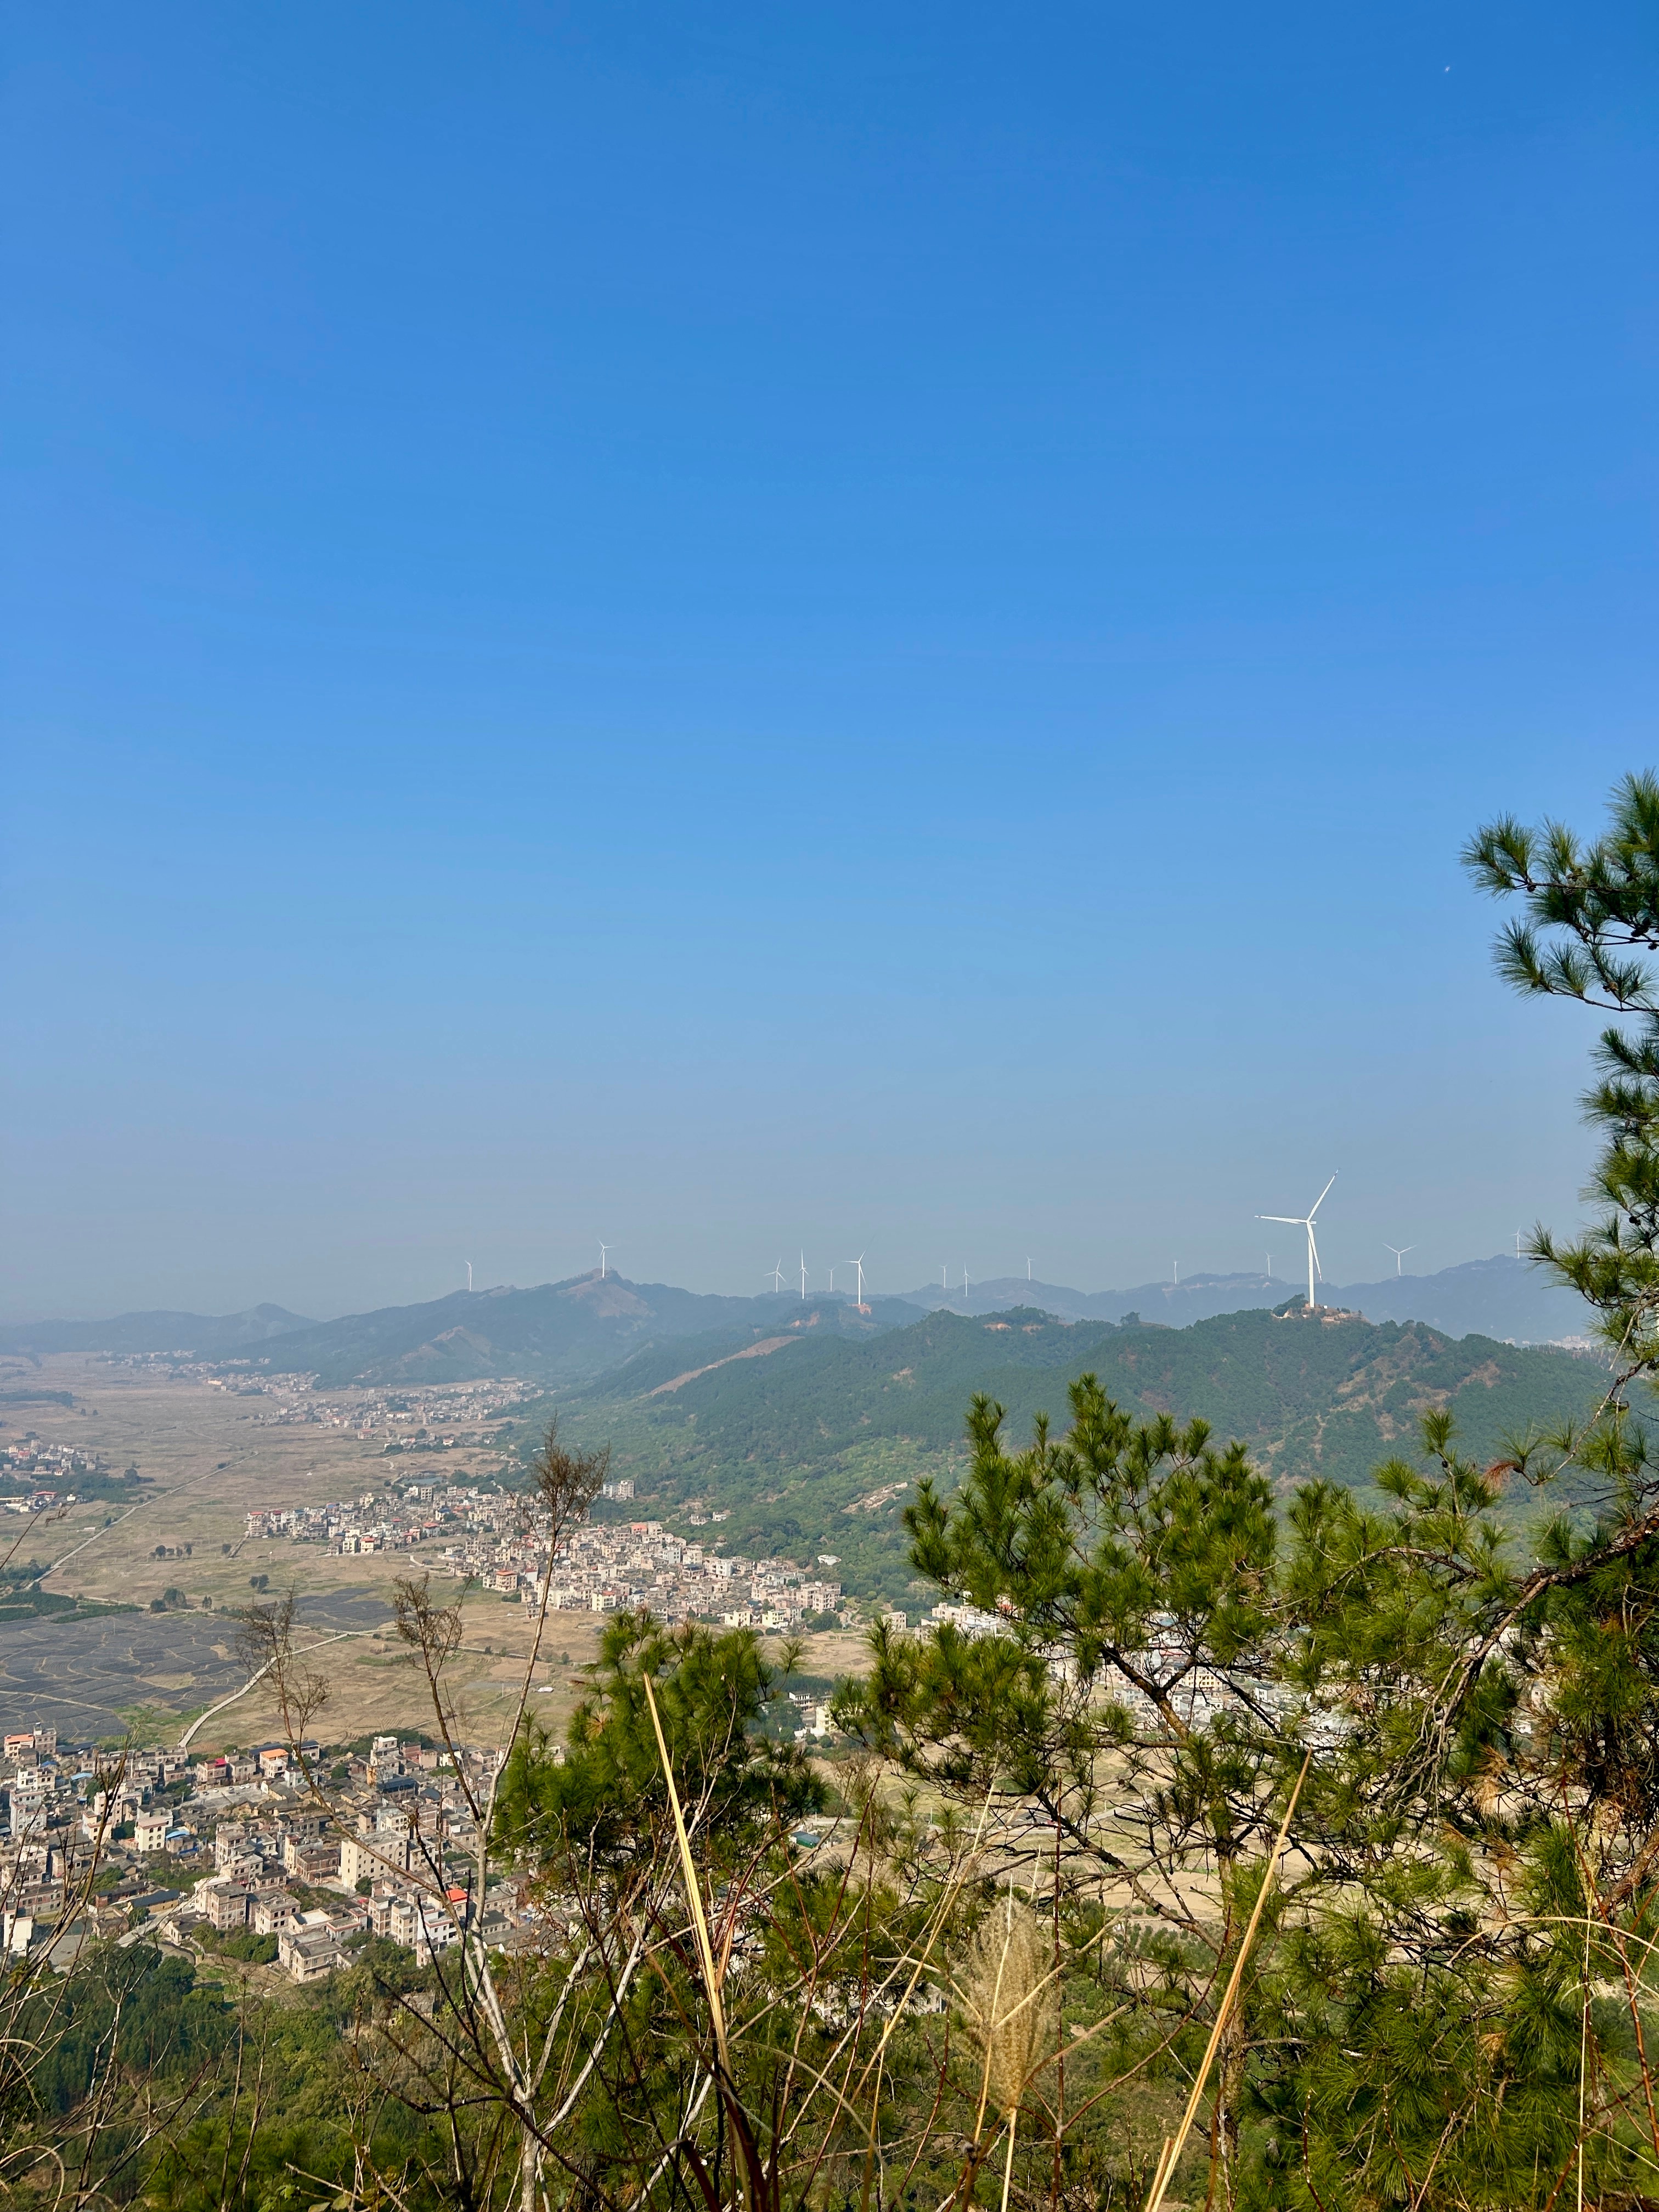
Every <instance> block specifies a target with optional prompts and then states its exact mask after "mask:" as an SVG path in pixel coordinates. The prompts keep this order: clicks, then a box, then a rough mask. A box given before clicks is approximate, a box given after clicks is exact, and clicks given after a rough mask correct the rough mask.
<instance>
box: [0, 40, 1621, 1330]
mask: <svg viewBox="0 0 1659 2212" xmlns="http://www.w3.org/2000/svg"><path fill="white" fill-rule="evenodd" d="M1656 94H1659V22H1656V18H1655V16H1654V15H1653V12H1652V10H1651V9H1649V8H1644V7H1638V6H1636V5H1627V6H1618V5H1609V6H1597V5H1592V6H1590V7H1589V8H1587V9H1572V10H1564V9H1559V8H1557V7H1546V6H1543V5H1540V4H1530V0H1523V4H1521V5H1518V6H1517V5H1505V6H1504V7H1501V8H1500V7H1498V6H1497V5H1479V6H1474V5H1456V4H1454V5H1452V6H1450V7H1446V6H1436V7H1433V8H1429V7H1426V6H1405V7H1398V8H1389V9H1373V10H1362V9H1348V10H1333V9H1329V8H1327V7H1319V8H1315V7H1311V6H1305V5H1291V6H1286V7H1281V8H1278V9H1271V10H1267V11H1261V10H1256V11H1240V10H1239V9H1236V8H1231V7H1224V6H1221V5H1218V4H1216V5H1207V4H1206V5H1188V6H1177V7H1174V8H1169V9H1152V10H1148V9H1144V8H1134V9H1131V8H1127V7H1124V6H1119V5H1113V4H1109V5H1105V6H1098V5H1097V6H1091V7H1086V8H1085V7H1072V6H1055V7H1051V8H1048V9H1038V10H1031V9H1012V8H1006V7H1003V8H986V7H974V6H964V5H963V4H960V0H955V4H951V5H949V6H946V5H944V4H939V5H931V6H919V5H910V4H904V0H900V4H897V5H893V4H889V5H885V6H883V7H881V8H879V9H877V8H873V7H861V6H854V7H842V8H836V9H826V8H822V7H814V6H801V7H796V8H791V9H775V8H757V7H750V6H747V5H744V4H741V0H737V4H730V5H727V6H725V7H722V8H720V9H684V8H670V7H661V6H629V5H626V4H617V0H611V4H609V5H605V6H592V5H586V4H576V5H571V6H565V7H555V6H536V5H529V4H521V5H506V6H501V7H498V8H493V9H476V8H461V7H458V6H455V7H449V6H445V7H441V6H435V5H428V4H421V0H404V4H401V5H399V6H397V7H395V8H393V7H391V6H384V5H374V4H364V5H361V6H356V7H353V8H351V9H332V8H331V9H324V8H321V7H319V6H316V5H312V4H295V5H291V6H289V7H286V8H284V9H279V10H274V11H273V10H269V9H266V10H247V9H240V10H223V9H210V8H207V7H204V6H199V5H185V6H181V7H178V8H173V9H139V10H134V9H124V8H118V7H115V6H113V5H108V4H104V5H96V4H94V5H92V6H89V7H87V8H84V9H76V10H74V11H69V12H66V11H64V10H52V9H46V10H27V9H15V10H13V11H11V12H10V14H9V23H8V30H7V36H6V47H5V73H4V82H3V88H0V101H3V106H0V123H3V128H0V165H3V178H4V199H5V204H6V206H7V209H8V217H7V221H6V224H5V234H4V239H3V281H4V287H5V296H6V299H7V302H8V316H7V321H8V325H9V335H8V337H7V339H6V342H5V370H4V374H5V383H4V387H3V388H4V401H3V410H4V422H5V426H6V435H5V438H4V441H3V453H0V467H3V471H4V477H3V485H4V497H5V502H6V507H7V512H8V515H9V527H8V530H7V532H6V541H5V542H6V553H5V559H6V574H5V592H4V611H3V614H0V623H3V628H4V631H5V639H4V650H5V667H6V678H5V684H4V699H3V708H0V711H3V717H4V720H3V729H4V733H5V734H4V746H5V769H4V782H3V789H4V793H5V798H6V805H5V810H4V815H5V819H4V828H3V887H0V900H3V904H0V917H3V942H4V956H3V957H4V969H5V988H4V999H5V1007H6V1020H5V1024H4V1037H5V1042H4V1051H3V1060H4V1075H3V1162H0V1165H3V1193H0V1207H3V1218H0V1311H3V1312H4V1314H5V1315H6V1316H9V1317H21V1316H36V1315H42V1314H46V1313H71V1314H74V1313H79V1314H94V1313H98V1312H102V1311H109V1310H117V1309H119V1308H125V1307H132V1306H178V1307H185V1308H192V1309H195V1310H226V1309H228V1308H231V1307H235V1306H240V1305H244V1304H250V1303H252V1302H254V1301H256V1300H258V1299H262V1298H274V1299H276V1300H278V1301H280V1302H281V1303H283V1304H286V1305H289V1306H292V1307H294V1308H295V1309H297V1310H300V1311H302V1312H306V1313H309V1314H314V1315H325V1314H330V1313H334V1312H338V1311H341V1310H346V1309H349V1308H352V1307H361V1306H365V1305H369V1304H382V1303H387V1302H392V1301H401V1300H403V1299H406V1298H416V1297H430V1296H433V1295H435V1294H437V1293H439V1292H441V1291H446V1290H448V1289H451V1288H453V1287H455V1286H456V1285H458V1284H459V1283H460V1282H461V1281H463V1280H464V1279H465V1265H464V1263H465V1261H467V1260H471V1261H472V1263H473V1266H474V1269H475V1275H476V1279H477V1282H478V1283H479V1284H480V1285H486V1284H489V1283H494V1282H501V1281H518V1282H534V1281H539V1280H543V1279H548V1278H550V1277H557V1276H562V1275H567V1274H569V1273H574V1272H576V1271H578V1270H579V1269H581V1268H583V1267H586V1266H588V1265H590V1264H592V1261H594V1260H595V1259H596V1258H597V1256H598V1252H597V1244H596V1239H597V1237H599V1236H600V1235H604V1236H605V1237H607V1238H608V1239H609V1240H610V1241H611V1243H612V1244H613V1246H614V1247H615V1262H614V1263H615V1264H616V1265H617V1267H619V1268H620V1269H621V1270H622V1271H623V1273H627V1274H629V1275H630V1276H633V1277H635V1278H636V1279H642V1280H669V1281H681V1282H684V1283H686V1284H688V1285H691V1286H693V1287H696V1288H702V1289H720V1290H728V1291H741V1290H756V1289H758V1288H760V1287H761V1283H762V1278H763V1273H764V1271H765V1270H767V1269H769V1267H771V1265H772V1263H773V1261H774V1260H775V1258H779V1257H781V1259H782V1261H783V1262H784V1265H785V1267H786V1268H790V1267H793V1264H794V1261H795V1255H796V1254H797V1252H798V1251H799V1250H800V1249H802V1248H803V1247H804V1248H805V1253H806V1257H807V1261H808V1263H809V1266H810V1267H811V1270H812V1274H813V1279H814V1280H815V1281H817V1282H821V1281H822V1280H823V1270H824V1268H825V1267H827V1265H828V1263H829V1262H830V1261H836V1262H839V1263H844V1262H845V1261H848V1259H849V1258H850V1257H852V1256H853V1255H856V1254H857V1253H859V1252H860V1250H862V1251H864V1252H865V1253H866V1255H867V1257H866V1267H867V1268H868V1270H869V1273H870V1276H871V1279H872V1281H873V1282H874V1284H875V1285H876V1286H877V1287H878V1288H882V1289H893V1290H896V1289H902V1288H906V1287H909V1286H911V1285H915V1284H916V1283H919V1282H921V1281H923V1280H926V1279H933V1280H937V1279H938V1275H939V1267H940V1266H941V1264H948V1265H949V1267H950V1268H951V1273H952V1274H953V1276H957V1275H959V1274H960V1272H961V1270H962V1268H963V1267H967V1268H968V1269H969V1271H970V1273H972V1274H974V1275H975V1276H976V1277H986V1276H989V1275H992V1274H996V1273H1014V1272H1018V1271H1020V1270H1022V1269H1023V1267H1024V1262H1025V1259H1026V1255H1032V1257H1033V1260H1034V1263H1035V1268H1036V1273H1037V1274H1038V1275H1039V1276H1042V1277H1047V1278H1048V1279H1049V1280H1052V1281H1064V1282H1071V1283H1074V1284H1077V1285H1080V1286H1082V1287H1085V1288H1096V1287H1103V1286H1106V1285H1119V1284H1127V1283H1133V1282H1137V1281H1141V1280H1146V1279H1155V1278H1159V1277H1164V1276H1167V1274H1168V1273H1169V1270H1170V1267H1171V1266H1172V1264H1174V1263H1175V1262H1176V1261H1178V1262H1179V1263H1180V1266H1181V1269H1182V1273H1183V1274H1184V1273H1189V1272H1196V1271H1197V1270H1198V1269H1200V1267H1252V1266H1257V1265H1260V1264H1261V1254H1262V1252H1263V1250H1264V1249H1266V1246H1267V1243H1268V1241H1269V1239H1270V1238H1272V1239H1282V1238H1284V1237H1286V1236H1290V1237H1293V1236H1294V1232H1293V1231H1289V1232H1287V1231H1267V1232H1264V1231H1262V1230H1261V1227H1260V1226H1259V1225H1257V1224H1256V1223H1255V1220H1254V1219H1253V1218H1252V1217H1253V1216H1254V1215H1255V1213H1256V1212H1261V1211H1267V1212H1279V1213H1286V1212H1297V1211H1299V1210H1300V1209H1301V1207H1302V1206H1303V1205H1304V1204H1305V1203H1306V1202H1307V1201H1308V1200H1310V1199H1311V1198H1312V1197H1313V1196H1314V1194H1316V1191H1317V1190H1318V1188H1319V1186H1320V1185H1321V1184H1322V1182H1324V1180H1325V1178H1326V1176H1327V1175H1328V1174H1329V1173H1330V1171H1331V1170H1333V1169H1340V1170H1341V1173H1340V1179H1339V1181H1338V1183H1337V1186H1336V1188H1335V1190H1334V1192H1333V1194H1332V1196H1331V1199H1330V1200H1329V1201H1328V1205H1327V1208H1326V1214H1325V1220H1326V1223H1327V1225H1328V1226H1327V1228H1326V1231H1325V1233H1324V1236H1323V1238H1322V1246H1323V1249H1324V1251H1325V1255H1326V1260H1327V1265H1328V1270H1329V1273H1330V1274H1331V1276H1332V1278H1333V1279H1334V1280H1336V1281H1354V1280H1362V1279H1368V1278H1370V1277H1372V1276H1375V1275H1376V1274H1378V1273H1382V1272H1383V1270H1384V1269H1385V1268H1386V1267H1389V1266H1391V1264H1392V1263H1391V1262H1390V1261H1389V1259H1388V1257H1387V1255H1386V1253H1385V1252H1384V1251H1383V1243H1384V1241H1385V1240H1387V1241H1389V1242H1392V1243H1396V1244H1412V1245H1414V1246H1415V1247H1416V1248H1417V1249H1416V1251H1415V1253H1414V1254H1413V1258H1412V1260H1411V1261H1410V1262H1409V1263H1408V1264H1409V1265H1411V1266H1412V1267H1424V1268H1430V1267H1439V1266H1443V1265H1446V1264H1448V1263H1450V1262H1452V1261H1458V1260H1461V1259H1464V1258H1468V1257H1471V1256H1474V1255H1483V1254H1486V1253H1489V1252H1492V1251H1493V1250H1496V1249H1501V1248H1504V1247H1505V1246H1507V1245H1508V1243H1509V1242H1510V1238H1511V1237H1512V1235H1513V1232H1514V1230H1515V1227H1516V1224H1517V1223H1521V1222H1530V1221H1532V1220H1533V1219H1534V1218H1539V1217H1542V1218H1547V1219H1551V1220H1553V1221H1555V1222H1556V1223H1558V1224H1560V1223H1565V1222H1567V1221H1570V1220H1571V1218H1573V1217H1574V1216H1575V1213H1576V1211H1577V1190H1578V1187H1579V1185H1580V1184H1581V1182H1582V1181H1583V1176H1584V1172H1585V1169H1586V1165H1587V1161H1588V1145H1587V1139H1586V1138H1585V1135H1584V1133H1583V1130H1582V1129H1581V1127H1580V1126H1579V1123H1578V1120H1577V1108H1576V1103H1575V1101H1576V1096H1577V1091H1579V1089H1580V1088H1581V1087H1582V1085H1583V1081H1584V1079H1585V1072H1586V1059H1587V1053H1588V1048H1589V1044H1590V1042H1591V1036H1590V1029H1591V1024H1590V1021H1589V1018H1588V1017H1584V1016H1581V1015H1578V1014H1577V1013H1575V1012H1571V1011H1570V1010H1565V1009H1561V1008H1557V1007H1551V1006H1546V1007H1535V1006H1533V1007H1529V1006H1521V1005H1518V1004H1516V1003H1513V1002H1512V1001H1510V1000H1509V999H1508V998H1507V997H1506V996H1505V994H1504V992H1503V990H1502V989H1501V988H1500V987H1499V986H1498V983H1497V982H1496V981H1495V980H1494V979H1493V977H1492V973H1491V969H1490V964H1489V959H1488V952H1487V946H1488V942H1489V939H1490V936H1491V933H1492V927H1493V924H1494V921H1495V919H1496V916H1495V913H1494V910H1493V909H1492V908H1491V907H1490V906H1489V905H1487V904H1486V902H1483V901H1481V900H1480V899H1479V898H1477V897H1476V896H1474V894H1473V893H1472V892H1471V891H1470V890H1469V889H1468V885H1467V884H1466V883H1465V882H1464V880H1463V878H1462V875H1461V872H1460V871H1459V868H1458V866H1457V860H1456V855H1457V852H1458V848H1459V847H1460V845H1461V844H1462V841H1463V840H1464V838H1465V837H1466V836H1468V833H1469V831H1470V830H1471V829H1472V828H1473V827H1474V825H1475V824H1476V823H1478V822H1480V821H1481V820H1483V819H1485V818H1486V817H1489V816H1490V815H1492V814H1493V813H1494V812H1498V811H1503V810H1506V809H1513V810H1516V811H1519V812H1521V813H1522V814H1525V815H1528V816H1536V815H1539V814H1541V813H1544V812H1553V813H1557V814H1560V815H1564V816H1565V817H1568V818H1569V819H1572V820H1575V821H1577V822H1578V823H1580V824H1582V825H1583V826H1584V827H1586V828H1593V827H1594V826H1595V823H1596V822H1597V821H1598V819H1599V817H1600V814H1601V805H1602V802H1603V799H1604V796H1605V793H1606V792H1607V787H1609V785H1610V784H1611V783H1612V781H1613V779H1614V777H1615V776H1617V775H1620V773H1622V772H1623V771H1624V770H1626V769H1630V768H1636V767H1642V766H1647V765H1653V764H1655V763H1656V762H1659V742H1656V738H1655V735H1654V710H1655V706H1656V700H1659V629H1656V623H1655V583H1656V570H1659V561H1656V544H1655V530H1654V525H1655V517H1656V489H1659V470H1656V449H1659V440H1656V423H1655V404H1654V392H1655V389H1656V382H1655V366H1656V343H1655V341H1656V336H1659V313H1656V299H1659V294H1656V286H1655V278H1656V274H1659V224H1656V220H1655V217H1656V210H1659V192H1656V186H1659V100H1656ZM1273 1250H1274V1254H1275V1262H1276V1265H1281V1266H1283V1267H1285V1271H1286V1272H1288V1263H1289V1261H1290V1260H1291V1256H1292V1255H1291V1248H1290V1247H1289V1246H1288V1245H1284V1244H1281V1243H1278V1242H1274V1243H1273Z"/></svg>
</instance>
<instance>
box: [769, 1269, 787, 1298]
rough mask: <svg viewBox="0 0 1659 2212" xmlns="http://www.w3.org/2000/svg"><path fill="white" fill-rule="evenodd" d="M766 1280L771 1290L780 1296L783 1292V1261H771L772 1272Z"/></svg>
mask: <svg viewBox="0 0 1659 2212" xmlns="http://www.w3.org/2000/svg"><path fill="white" fill-rule="evenodd" d="M767 1280H768V1282H769V1283H770V1284H771V1285H772V1288H773V1290H774V1291H776V1292H778V1293H779V1294H780V1295H781V1292H782V1290H783V1261H781V1260H775V1261H773V1263H772V1272H771V1273H770V1274H769V1276H768V1277H767Z"/></svg>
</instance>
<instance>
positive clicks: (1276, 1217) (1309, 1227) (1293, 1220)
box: [1255, 1176, 1336, 1311]
mask: <svg viewBox="0 0 1659 2212" xmlns="http://www.w3.org/2000/svg"><path fill="white" fill-rule="evenodd" d="M1335 1181H1336V1177H1335V1176H1332V1177H1331V1182H1335ZM1331 1182H1328V1183H1327V1184H1326V1186H1325V1188H1324V1189H1323V1190H1322V1191H1321V1192H1320V1194H1319V1195H1318V1197H1317V1198H1316V1199H1315V1200H1314V1202H1313V1204H1312V1205H1311V1206H1310V1207H1309V1208H1308V1210H1307V1212H1305V1213H1258V1214H1257V1216H1256V1217H1255V1218H1256V1219H1257V1220H1258V1221H1283V1222H1285V1223H1287V1224H1288V1225H1290V1227H1291V1228H1292V1229H1305V1230H1306V1231H1307V1232H1308V1307H1309V1310H1310V1311H1311V1310H1313V1308H1314V1306H1315V1305H1316V1304H1317V1303H1318V1301H1317V1299H1316V1297H1315V1295H1314V1285H1315V1283H1316V1281H1323V1279H1324V1277H1323V1274H1322V1271H1321V1268H1320V1265H1319V1247H1318V1245H1317V1244H1316V1243H1315V1242H1314V1224H1315V1222H1316V1220H1317V1219H1318V1218H1319V1209H1320V1207H1321V1206H1323V1204H1324V1203H1325V1200H1327V1199H1328V1197H1329V1196H1330V1191H1331Z"/></svg>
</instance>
